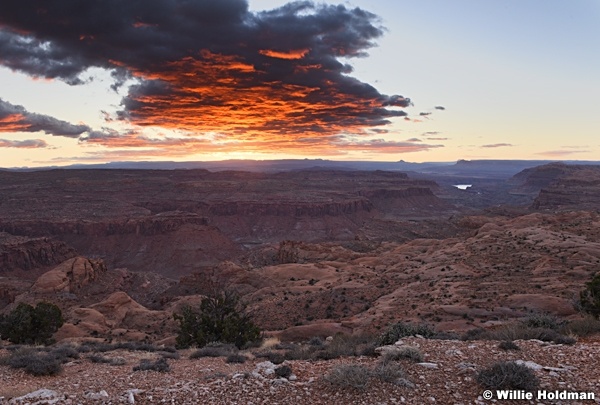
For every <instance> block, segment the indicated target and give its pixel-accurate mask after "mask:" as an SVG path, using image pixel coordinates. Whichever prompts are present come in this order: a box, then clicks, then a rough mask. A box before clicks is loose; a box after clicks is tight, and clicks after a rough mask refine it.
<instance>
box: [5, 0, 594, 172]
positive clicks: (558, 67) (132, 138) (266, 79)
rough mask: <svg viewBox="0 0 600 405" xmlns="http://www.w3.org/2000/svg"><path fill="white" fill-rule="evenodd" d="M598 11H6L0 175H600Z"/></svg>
mask: <svg viewBox="0 0 600 405" xmlns="http://www.w3.org/2000/svg"><path fill="white" fill-rule="evenodd" d="M598 49H600V1H597V0H573V1H568V2H567V1H563V0H526V1H523V0H453V1H449V0H419V1H404V0H368V1H366V0H355V1H351V2H343V1H342V2H340V1H325V2H314V3H313V2H310V1H298V2H287V1H281V0H248V1H245V0H219V1H218V2H216V1H214V0H87V1H85V2H81V1H76V0H18V1H17V0H7V1H6V2H4V4H3V10H2V13H0V167H24V166H28V167H36V166H50V165H55V166H61V165H69V164H76V163H102V162H111V161H149V160H163V161H165V160H168V161H191V160H206V161H208V160H224V159H282V158H298V159H304V158H323V159H333V160H377V161H398V160H405V161H413V162H424V161H430V162H432V161H437V162H439V161H456V160H458V159H540V160H600V136H599V135H600V114H599V113H598V111H597V109H598V106H599V105H600V104H599V103H598V96H599V95H600V75H599V74H598V72H600V52H597V50H598Z"/></svg>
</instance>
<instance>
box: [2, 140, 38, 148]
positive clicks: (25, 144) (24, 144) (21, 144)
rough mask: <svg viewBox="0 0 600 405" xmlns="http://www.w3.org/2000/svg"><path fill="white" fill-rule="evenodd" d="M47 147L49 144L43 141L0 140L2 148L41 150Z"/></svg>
mask: <svg viewBox="0 0 600 405" xmlns="http://www.w3.org/2000/svg"><path fill="white" fill-rule="evenodd" d="M47 147H48V144H47V143H46V141H44V140H42V139H27V140H24V141H11V140H8V139H0V148H20V149H39V148H47Z"/></svg>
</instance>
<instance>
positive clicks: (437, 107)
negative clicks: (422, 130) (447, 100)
mask: <svg viewBox="0 0 600 405" xmlns="http://www.w3.org/2000/svg"><path fill="white" fill-rule="evenodd" d="M435 109H436V110H442V111H444V110H445V109H446V107H444V106H441V105H436V106H435Z"/></svg>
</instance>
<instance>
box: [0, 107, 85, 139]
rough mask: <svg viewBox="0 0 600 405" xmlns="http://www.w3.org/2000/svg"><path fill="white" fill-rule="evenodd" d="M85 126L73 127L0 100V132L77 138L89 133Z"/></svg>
mask: <svg viewBox="0 0 600 405" xmlns="http://www.w3.org/2000/svg"><path fill="white" fill-rule="evenodd" d="M90 130H91V129H90V127H88V126H87V125H73V124H70V123H68V122H66V121H61V120H58V119H56V118H53V117H50V116H48V115H43V114H36V113H31V112H29V111H27V110H26V109H25V107H23V106H20V105H14V104H11V103H9V102H7V101H4V100H2V99H1V98H0V132H39V131H42V132H45V133H47V134H50V135H55V136H66V137H69V138H77V137H79V136H80V135H81V134H83V133H84V132H88V131H90Z"/></svg>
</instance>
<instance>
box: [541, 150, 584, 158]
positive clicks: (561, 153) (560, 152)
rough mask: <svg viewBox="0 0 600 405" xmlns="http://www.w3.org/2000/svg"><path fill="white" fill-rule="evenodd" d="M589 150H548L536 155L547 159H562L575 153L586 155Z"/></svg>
mask: <svg viewBox="0 0 600 405" xmlns="http://www.w3.org/2000/svg"><path fill="white" fill-rule="evenodd" d="M586 152H589V150H549V151H546V152H539V153H537V155H542V156H548V157H562V156H569V155H573V154H576V153H586Z"/></svg>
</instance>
